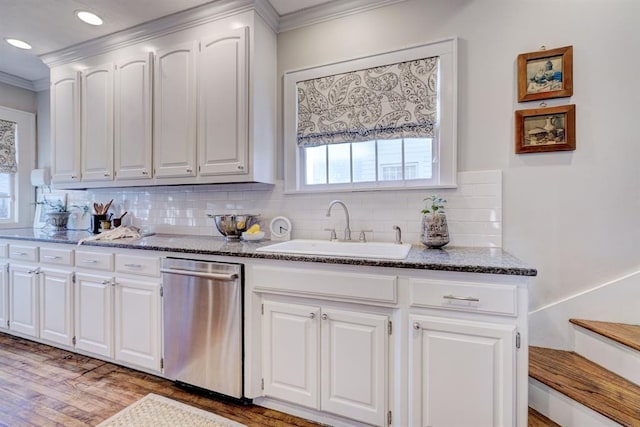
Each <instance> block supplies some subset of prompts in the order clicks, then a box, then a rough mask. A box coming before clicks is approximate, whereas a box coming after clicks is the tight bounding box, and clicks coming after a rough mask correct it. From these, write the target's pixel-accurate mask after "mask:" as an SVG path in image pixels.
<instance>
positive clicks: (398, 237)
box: [393, 225, 402, 245]
mask: <svg viewBox="0 0 640 427" xmlns="http://www.w3.org/2000/svg"><path fill="white" fill-rule="evenodd" d="M393 229H394V230H395V231H396V243H397V244H399V245H401V244H402V230H401V229H400V227H398V226H397V225H394V226H393Z"/></svg>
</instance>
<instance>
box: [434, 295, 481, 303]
mask: <svg viewBox="0 0 640 427" xmlns="http://www.w3.org/2000/svg"><path fill="white" fill-rule="evenodd" d="M442 298H444V299H448V300H455V301H469V302H480V298H476V297H459V296H456V295H445V296H443V297H442Z"/></svg>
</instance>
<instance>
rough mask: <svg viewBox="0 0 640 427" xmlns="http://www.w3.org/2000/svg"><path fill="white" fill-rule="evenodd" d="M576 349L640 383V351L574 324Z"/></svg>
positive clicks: (607, 367)
mask: <svg viewBox="0 0 640 427" xmlns="http://www.w3.org/2000/svg"><path fill="white" fill-rule="evenodd" d="M573 328H574V351H575V352H576V353H578V354H580V355H581V356H583V357H585V358H587V359H589V360H591V361H592V362H595V363H597V364H598V365H601V366H603V367H604V368H606V369H608V370H610V371H612V372H615V373H616V374H618V375H620V376H622V377H625V378H626V379H627V380H629V381H631V382H633V383H635V384H638V385H640V352H638V351H636V350H634V349H631V348H629V347H627V346H625V345H623V344H619V343H617V342H615V341H613V340H611V339H609V338H607V337H603V336H602V335H599V334H597V333H595V332H592V331H589V330H587V329H584V328H582V327H579V326H575V325H574V327H573Z"/></svg>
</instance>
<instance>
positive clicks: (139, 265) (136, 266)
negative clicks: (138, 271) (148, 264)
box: [124, 264, 142, 268]
mask: <svg viewBox="0 0 640 427" xmlns="http://www.w3.org/2000/svg"><path fill="white" fill-rule="evenodd" d="M124 266H125V267H129V268H142V264H125V265H124Z"/></svg>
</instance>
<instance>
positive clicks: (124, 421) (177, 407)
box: [97, 393, 246, 427]
mask: <svg viewBox="0 0 640 427" xmlns="http://www.w3.org/2000/svg"><path fill="white" fill-rule="evenodd" d="M125 426H126V427H246V426H245V425H244V424H240V423H237V422H235V421H231V420H229V419H227V418H224V417H221V416H219V415H216V414H212V413H210V412H207V411H203V410H202V409H198V408H194V407H192V406H189V405H185V404H184V403H180V402H176V401H175V400H171V399H168V398H166V397H164V396H158V395H157V394H153V393H150V394H147V395H146V396H145V397H143V398H142V399H140V400H138V401H137V402H135V403H133V404H131V405H129V406H127V407H126V408H124V409H123V410H122V411H120V412H118V413H117V414H115V415H114V416H112V417H111V418H108V419H106V420H104V421H103V422H101V423H100V424H98V426H97V427H125Z"/></svg>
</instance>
